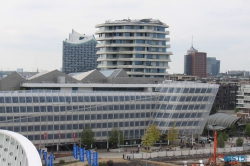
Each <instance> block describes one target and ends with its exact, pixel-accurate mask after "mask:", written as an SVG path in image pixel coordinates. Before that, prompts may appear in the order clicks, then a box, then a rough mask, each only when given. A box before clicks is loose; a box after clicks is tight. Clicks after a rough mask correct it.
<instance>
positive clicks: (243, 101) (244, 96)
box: [236, 85, 250, 110]
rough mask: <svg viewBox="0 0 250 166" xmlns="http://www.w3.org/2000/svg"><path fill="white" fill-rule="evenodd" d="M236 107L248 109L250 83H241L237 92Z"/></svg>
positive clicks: (249, 105) (249, 106) (249, 104)
mask: <svg viewBox="0 0 250 166" xmlns="http://www.w3.org/2000/svg"><path fill="white" fill-rule="evenodd" d="M236 100H237V108H239V109H244V110H249V109H250V85H241V86H240V87H239V90H238V93H237V99H236Z"/></svg>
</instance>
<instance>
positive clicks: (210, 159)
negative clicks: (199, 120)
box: [207, 131, 238, 165]
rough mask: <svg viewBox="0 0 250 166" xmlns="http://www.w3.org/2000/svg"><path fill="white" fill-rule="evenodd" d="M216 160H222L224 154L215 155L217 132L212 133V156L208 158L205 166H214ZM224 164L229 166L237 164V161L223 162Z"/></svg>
mask: <svg viewBox="0 0 250 166" xmlns="http://www.w3.org/2000/svg"><path fill="white" fill-rule="evenodd" d="M217 158H224V154H218V155H217V132H216V131H215V132H214V156H212V157H209V158H208V162H207V164H210V165H216V159H217ZM224 162H225V164H230V165H233V164H238V162H237V161H224Z"/></svg>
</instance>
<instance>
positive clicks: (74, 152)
mask: <svg viewBox="0 0 250 166" xmlns="http://www.w3.org/2000/svg"><path fill="white" fill-rule="evenodd" d="M77 150H78V146H76V145H74V146H73V155H74V158H75V159H77V158H78V156H77Z"/></svg>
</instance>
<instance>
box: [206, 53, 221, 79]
mask: <svg viewBox="0 0 250 166" xmlns="http://www.w3.org/2000/svg"><path fill="white" fill-rule="evenodd" d="M219 73H220V61H219V60H216V58H215V57H207V75H208V76H217V75H218V74H219Z"/></svg>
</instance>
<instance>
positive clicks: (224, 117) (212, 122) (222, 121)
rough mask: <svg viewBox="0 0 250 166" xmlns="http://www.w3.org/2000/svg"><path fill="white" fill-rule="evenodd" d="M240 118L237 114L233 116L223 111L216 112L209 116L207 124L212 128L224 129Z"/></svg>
mask: <svg viewBox="0 0 250 166" xmlns="http://www.w3.org/2000/svg"><path fill="white" fill-rule="evenodd" d="M239 119H240V118H239V117H237V116H232V115H228V114H223V113H216V114H213V115H211V116H209V117H208V119H207V124H208V129H210V130H218V129H219V130H223V129H226V128H229V127H231V126H232V125H233V124H235V123H236V122H237V121H238V120H239Z"/></svg>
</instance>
